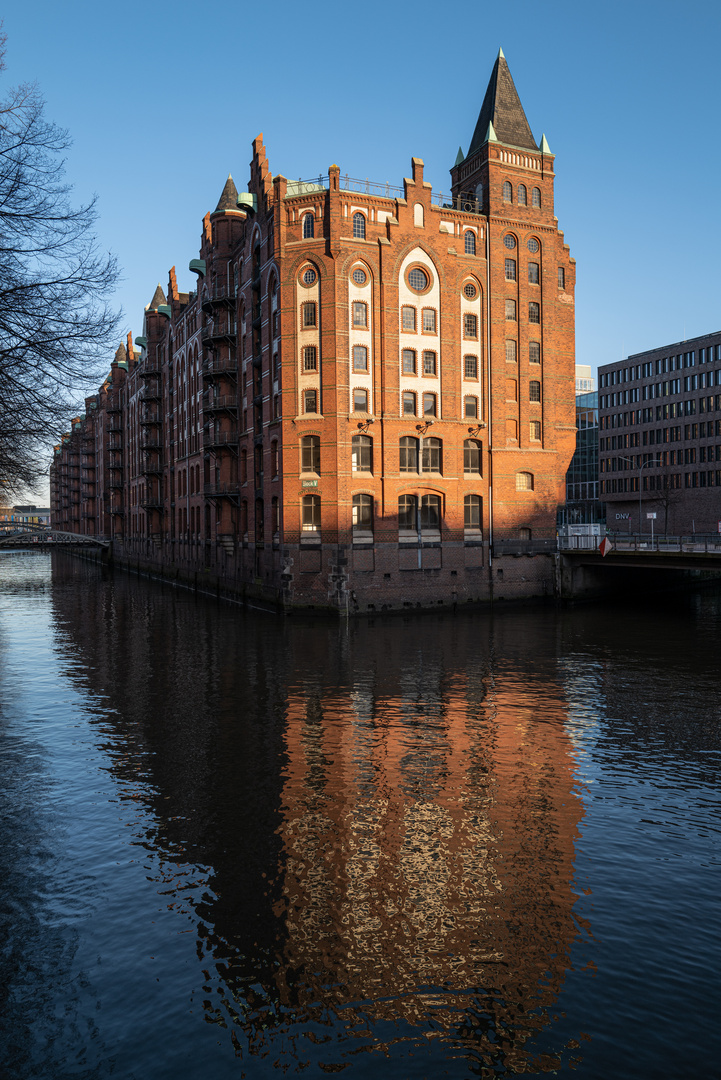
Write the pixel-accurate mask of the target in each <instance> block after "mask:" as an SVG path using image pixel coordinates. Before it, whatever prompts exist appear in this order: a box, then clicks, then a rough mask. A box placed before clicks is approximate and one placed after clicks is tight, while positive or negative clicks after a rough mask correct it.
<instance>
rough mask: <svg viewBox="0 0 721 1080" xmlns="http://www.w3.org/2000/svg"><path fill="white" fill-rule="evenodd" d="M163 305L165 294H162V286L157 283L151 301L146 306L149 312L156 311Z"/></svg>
mask: <svg viewBox="0 0 721 1080" xmlns="http://www.w3.org/2000/svg"><path fill="white" fill-rule="evenodd" d="M164 303H165V293H164V292H163V286H162V285H161V284H160V282H158V287H157V289H156V290H155V292H154V293H153V299H152V300H151V301H150V303H149V304H148V308H149V309H150V311H157V310H158V308H159V307H160V305H161V304H164Z"/></svg>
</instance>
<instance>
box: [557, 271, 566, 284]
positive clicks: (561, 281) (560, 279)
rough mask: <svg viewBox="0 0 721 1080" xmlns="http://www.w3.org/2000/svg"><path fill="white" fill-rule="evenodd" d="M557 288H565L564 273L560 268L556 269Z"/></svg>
mask: <svg viewBox="0 0 721 1080" xmlns="http://www.w3.org/2000/svg"><path fill="white" fill-rule="evenodd" d="M558 287H559V289H565V288H566V271H565V270H564V268H563V267H562V266H559V268H558Z"/></svg>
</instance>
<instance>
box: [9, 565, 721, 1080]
mask: <svg viewBox="0 0 721 1080" xmlns="http://www.w3.org/2000/svg"><path fill="white" fill-rule="evenodd" d="M720 643H721V595H719V594H718V593H711V592H704V593H697V594H695V595H688V596H685V597H679V596H676V597H673V598H668V597H667V598H659V600H658V601H657V602H656V603H655V604H654V605H653V606H647V607H646V608H644V609H637V608H630V607H624V606H623V605H619V606H613V607H603V608H600V607H585V608H577V609H575V610H564V611H556V610H553V609H549V608H537V609H528V608H525V609H516V608H513V609H506V610H499V609H498V608H497V609H496V610H495V611H494V612H493V613H491V612H488V611H473V612H462V613H458V614H457V615H455V616H453V615H451V614H448V613H444V614H442V615H439V616H435V615H425V616H414V617H408V618H405V617H404V618H401V617H389V618H382V619H381V618H376V619H375V620H366V621H363V620H361V621H357V622H350V623H337V622H334V621H325V620H320V619H314V618H312V617H310V616H292V617H289V618H285V619H280V618H276V617H275V616H271V615H267V614H264V613H261V612H254V611H244V610H242V609H241V608H239V607H234V606H230V605H222V604H217V603H215V602H214V601H212V600H210V599H208V598H204V597H197V596H195V595H194V594H193V593H191V592H186V591H182V590H172V589H170V588H169V587H166V586H162V585H160V584H157V583H154V582H151V581H147V580H144V579H137V578H134V577H129V576H124V575H122V574H116V575H114V576H113V575H110V574H108V573H107V571H103V570H102V569H100V568H99V567H97V566H95V565H93V564H90V563H86V562H83V561H80V560H79V559H75V558H72V557H71V556H68V555H63V554H54V555H53V556H52V557H51V556H50V555H47V554H43V553H40V552H32V551H28V552H22V551H20V552H7V553H4V554H2V555H0V809H1V815H2V816H1V823H2V834H1V837H0V918H1V920H2V921H1V923H0V938H1V939H2V951H1V952H0V957H1V963H2V972H1V977H0V1075H1V1076H2V1077H3V1078H6V1077H7V1078H9V1080H25V1078H30V1077H33V1078H35V1077H38V1078H48V1080H65V1078H71V1077H72V1078H73V1080H77V1078H81V1080H96V1078H97V1080H101V1078H106V1077H117V1078H122V1080H161V1078H162V1080H166V1078H167V1080H184V1078H186V1077H187V1078H190V1080H192V1078H201V1077H202V1078H205V1077H209V1078H212V1080H225V1078H241V1077H249V1078H256V1077H259V1078H260V1077H270V1076H275V1075H276V1074H279V1075H287V1076H295V1075H303V1076H307V1077H320V1076H325V1075H327V1074H328V1073H341V1072H342V1073H344V1074H345V1075H346V1076H347V1077H353V1078H359V1077H372V1078H373V1080H379V1078H381V1077H393V1078H397V1077H400V1078H404V1077H409V1078H422V1077H432V1078H435V1077H444V1076H448V1077H455V1078H458V1077H497V1076H515V1075H518V1074H524V1075H526V1076H528V1075H531V1076H534V1075H538V1076H546V1075H549V1074H556V1073H558V1074H561V1075H563V1074H570V1073H571V1072H573V1075H575V1076H577V1077H581V1078H584V1080H589V1078H594V1080H595V1078H599V1080H600V1078H603V1080H607V1078H609V1077H613V1078H614V1080H624V1078H633V1080H638V1078H643V1080H645V1078H655V1077H659V1078H661V1077H664V1078H667V1077H701V1076H703V1077H711V1076H718V1075H719V1070H720V1069H721V1066H720V1062H721V1038H720V1035H719V1004H720V998H721V995H720V988H721V977H720V975H719V972H720V971H721V943H720V942H721V936H720V935H719V919H718V915H719V893H720V891H721V874H720V873H719V862H720V856H721V844H720V820H721V819H720V815H719V809H720V807H719V764H720V758H721V752H720V751H721V727H720V722H719V719H720V711H721V692H720V691H721V685H720V684H721V676H720V672H719V644H720Z"/></svg>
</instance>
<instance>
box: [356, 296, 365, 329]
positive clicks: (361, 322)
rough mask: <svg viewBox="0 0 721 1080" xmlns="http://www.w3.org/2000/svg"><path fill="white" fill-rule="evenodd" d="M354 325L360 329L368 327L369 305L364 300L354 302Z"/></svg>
mask: <svg viewBox="0 0 721 1080" xmlns="http://www.w3.org/2000/svg"><path fill="white" fill-rule="evenodd" d="M353 325H354V326H358V327H367V326H368V305H367V304H366V303H364V301H363V300H354V301H353Z"/></svg>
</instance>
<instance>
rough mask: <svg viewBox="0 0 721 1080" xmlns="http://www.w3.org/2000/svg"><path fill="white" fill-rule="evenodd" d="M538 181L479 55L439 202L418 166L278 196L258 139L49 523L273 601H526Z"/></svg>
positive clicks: (542, 181)
mask: <svg viewBox="0 0 721 1080" xmlns="http://www.w3.org/2000/svg"><path fill="white" fill-rule="evenodd" d="M554 166H555V159H554V156H553V154H552V153H551V151H550V148H549V146H548V143H547V141H546V138H545V136H544V137H543V138H542V139H541V140H540V143H538V142H536V139H535V138H534V136H533V135H532V133H531V129H530V126H529V124H528V121H527V119H526V116H525V113H524V110H523V107H522V105H521V102H520V100H519V98H518V94H517V92H516V89H515V86H514V84H513V80H512V78H511V74H510V71H509V69H508V65H507V63H506V60H505V58H504V56H503V54H502V53H499V56H498V58H497V60H496V62H495V65H494V68H493V72H492V75H491V79H490V82H489V85H488V89H487V91H486V95H485V98H484V100H483V104H482V107H481V111H480V115H479V118H478V122H477V124H476V127H475V130H474V132H473V135H472V138H471V142H470V146H469V149H468V152H467V153H465V154H464V153H463V151H459V154H458V156H457V159H456V162H455V165H454V166H453V168H452V169H451V192H450V195H448V196H442V195H438V194H436V193H434V192H433V191H432V190H431V185H430V184H429V183H428V182H427V181H426V180H425V179H424V165H423V162H422V161H421V160H420V159H419V158H413V159H412V162H411V176H410V177H409V178H406V179H405V180H404V181H403V185H402V187H399V188H393V187H391V186H390V185H388V184H373V183H371V182H369V181H367V180H363V181H357V180H353V179H352V178H350V177H348V176H344V175H342V174H341V170H340V169H339V167H338V166H337V165H331V166H330V167H329V169H328V172H327V174H326V175H324V176H319V177H315V178H313V179H311V180H309V181H305V182H303V181H297V182H296V181H289V180H287V179H286V178H285V177H284V176H282V175H275V176H273V175H271V172H270V167H269V163H268V159H267V156H266V150H265V147H264V144H263V140H262V137H258V138H257V139H256V140H255V141H254V143H253V159H252V162H251V166H250V179H249V183H248V190H247V192H242V193H240V194H239V193H238V191H237V190H236V187H235V184H234V182H233V180H232V179H231V178H230V177H229V178H228V180H227V182H226V184H225V186H224V188H223V191H222V193H221V196H220V200H219V202H218V205H217V206H216V208H215V210H214V211H213V212H212V213H210V214H207V215H206V216H205V218H204V220H203V230H202V237H201V247H200V252H199V258H194V259H193V260H192V261H191V262H190V270H191V271H193V272H194V273H195V274H196V275H197V288H196V290H195V291H190V292H181V291H180V290H179V288H178V284H177V278H176V274H175V270H174V269H173V270H172V271H171V272H170V277H169V282H168V288H167V291H165V290H163V289H162V288H161V287H160V286H158V288H157V289H156V291H155V293H154V295H153V297H152V299H151V302H150V303H149V305H148V306H147V308H146V310H145V318H144V328H143V333H142V335H141V336H140V337H137V338H136V339H135V341H133V340H132V338H130V337H129V338H128V342H127V344H126V345H124V346H121V348H120V349H119V351H118V354H117V355H116V358H115V361H114V363H113V365H112V369H111V373H110V375H109V376H108V379H107V380H106V382H105V383H104V385H103V387H102V388H101V390H100V391H99V393H98V394H97V395H96V396H95V397H93V398H91V399H88V401H87V402H86V413H85V416H84V417H82V418H79V419H78V420H77V421H76V422H75V423H74V424H73V429H72V431H71V433H70V434H69V435H68V437H67V438H66V440H64V442H63V444H61V445H60V446H59V447H58V448H57V450H56V455H55V462H54V466H53V488H52V490H53V508H54V514H55V517H56V520H57V523H58V524H60V523H61V521H62V523H63V527H64V528H72V529H78V530H79V531H91V532H95V533H97V534H102V535H104V536H109V537H111V538H112V539H113V542H114V544H113V550H114V557H115V558H116V559H119V560H121V561H122V560H127V561H128V562H129V563H132V564H133V565H141V566H145V567H147V568H149V569H156V570H158V571H159V572H162V573H172V574H177V575H179V576H181V577H191V578H192V579H193V580H202V581H203V582H204V583H208V584H209V587H211V586H212V587H213V588H217V589H220V590H227V591H228V592H231V593H233V594H238V593H242V594H243V595H253V596H257V597H262V598H265V599H267V600H271V601H274V602H278V603H281V604H283V605H285V606H294V605H304V604H308V605H314V606H323V607H330V608H335V609H338V610H341V611H346V610H367V609H374V608H377V609H382V608H384V607H388V608H394V607H403V606H418V605H424V604H442V603H451V602H453V603H456V602H465V601H471V600H483V599H487V598H489V597H490V596H491V595H496V596H497V595H499V594H500V595H508V596H514V595H529V594H535V593H544V592H548V591H552V587H553V585H552V581H553V569H552V566H551V562H550V559H548V558H544V557H542V556H539V557H535V552H536V551H537V547H534V545H538V544H539V543H541V544H542V543H543V542H544V541H548V540H549V539H550V538H552V537H553V536H554V532H555V521H556V510H557V506H558V504H559V503H561V502H563V497H564V481H565V474H566V469H567V467H568V462H569V461H570V458H571V456H572V453H573V448H574V441H575V422H574V411H573V410H574V405H573V400H574V395H573V379H574V285H575V264H574V262H573V260H572V259H571V257H570V254H569V249H568V246H567V245H566V244H565V242H564V238H563V234H562V233H561V232H560V231H559V229H558V223H557V218H556V216H555V214H556V209H555V205H554V178H555V172H554ZM508 540H512V541H513V543H514V544H515V545H516V547H518V549H519V551H521V550H522V551H523V552H525V553H526V554H527V556H528V557H527V558H526V559H520V560H519V559H518V558H515V559H511V558H510V557H509V558H506V559H504V558H503V557H502V550H503V549H502V544H501V542H502V541H503V542H507V541H508ZM519 545H520V547H519ZM523 545H525V547H523ZM494 554H495V555H497V556H498V559H497V560H496V559H495V558H494Z"/></svg>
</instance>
